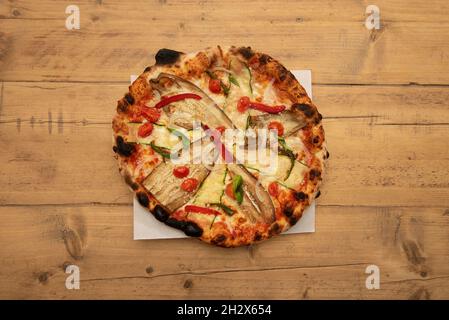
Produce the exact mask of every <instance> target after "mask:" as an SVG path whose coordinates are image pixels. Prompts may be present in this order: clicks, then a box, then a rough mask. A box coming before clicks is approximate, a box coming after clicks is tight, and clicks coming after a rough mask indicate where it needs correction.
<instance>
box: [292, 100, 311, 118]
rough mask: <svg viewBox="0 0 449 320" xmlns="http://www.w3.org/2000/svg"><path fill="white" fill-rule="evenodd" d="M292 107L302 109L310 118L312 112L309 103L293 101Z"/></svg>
mask: <svg viewBox="0 0 449 320" xmlns="http://www.w3.org/2000/svg"><path fill="white" fill-rule="evenodd" d="M292 108H295V109H298V110H300V111H302V112H303V113H304V114H305V116H306V117H307V118H310V117H311V116H313V114H314V110H313V108H312V107H311V106H310V105H308V104H305V103H294V104H293V105H292Z"/></svg>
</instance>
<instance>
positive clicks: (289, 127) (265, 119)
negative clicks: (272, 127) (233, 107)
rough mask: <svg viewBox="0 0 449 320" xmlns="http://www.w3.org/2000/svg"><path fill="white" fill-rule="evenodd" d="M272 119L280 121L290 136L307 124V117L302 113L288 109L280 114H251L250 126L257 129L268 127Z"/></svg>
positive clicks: (285, 132)
mask: <svg viewBox="0 0 449 320" xmlns="http://www.w3.org/2000/svg"><path fill="white" fill-rule="evenodd" d="M272 121H278V122H280V123H282V125H283V126H284V136H285V137H288V136H290V135H292V134H294V133H296V132H297V131H298V130H300V129H302V128H304V127H305V126H306V124H307V122H306V119H305V118H304V116H303V115H302V114H301V113H298V112H296V111H295V110H286V111H284V112H281V113H279V114H262V115H259V116H251V117H250V120H249V124H250V127H252V128H257V129H262V128H264V129H266V128H267V127H268V124H269V123H270V122H272Z"/></svg>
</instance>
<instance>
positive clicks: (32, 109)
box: [0, 83, 449, 206]
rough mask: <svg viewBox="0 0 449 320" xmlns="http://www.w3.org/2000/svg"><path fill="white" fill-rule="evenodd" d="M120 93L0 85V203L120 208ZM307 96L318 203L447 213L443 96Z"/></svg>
mask: <svg viewBox="0 0 449 320" xmlns="http://www.w3.org/2000/svg"><path fill="white" fill-rule="evenodd" d="M124 87H125V86H123V85H100V84H57V83H40V84H39V85H36V84H35V83H6V84H5V86H4V94H5V98H4V101H3V108H2V118H1V119H0V122H1V123H0V137H1V139H2V140H1V141H2V147H3V150H4V152H2V153H1V154H0V161H1V162H2V163H3V164H4V165H3V168H4V173H3V174H1V175H0V183H1V184H2V185H5V186H7V187H6V188H4V189H2V190H0V204H2V203H3V204H28V205H32V204H71V203H103V204H108V203H111V204H123V203H127V204H129V203H130V202H131V194H130V192H129V191H128V189H127V188H126V187H125V184H124V183H123V182H122V181H121V177H120V176H119V175H118V174H117V165H116V161H115V159H114V158H113V153H112V150H111V148H112V140H111V125H110V121H111V118H112V113H113V112H114V108H115V101H116V100H117V99H118V97H120V96H121V95H122V94H123V88H124ZM314 90H315V94H316V96H317V99H316V103H317V104H318V105H319V107H320V111H321V112H322V113H323V115H324V124H325V128H326V138H327V140H328V143H329V150H330V153H331V157H332V161H330V162H329V166H328V170H327V174H326V183H325V185H324V186H323V190H322V192H323V195H324V196H323V200H322V201H323V204H326V205H371V206H376V205H377V204H378V201H379V199H382V202H383V204H384V205H390V206H409V205H411V206H434V205H439V206H449V188H448V187H449V182H448V181H449V179H448V178H449V172H448V171H447V167H448V166H449V141H448V140H447V139H442V138H441V137H444V136H448V135H449V124H448V123H444V122H442V121H444V119H449V108H447V107H446V105H445V101H447V100H445V99H447V98H449V91H448V90H447V89H446V88H445V87H441V88H433V87H432V88H427V87H375V88H366V87H363V86H362V87H360V86H351V87H341V86H335V87H331V86H316V87H315V88H314ZM424 106H425V108H426V112H422V109H423V108H424ZM13 171H15V172H17V173H16V174H15V176H14V179H12V177H11V175H10V172H13ZM368 172H370V173H371V174H367V173H368ZM91 177H95V179H92V178H91ZM24 190H26V191H27V192H24ZM106 190H107V192H106ZM361 190H363V192H361Z"/></svg>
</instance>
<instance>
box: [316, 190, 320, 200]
mask: <svg viewBox="0 0 449 320" xmlns="http://www.w3.org/2000/svg"><path fill="white" fill-rule="evenodd" d="M320 196H321V191H320V190H318V192H317V193H316V195H315V199H318V198H319V197H320Z"/></svg>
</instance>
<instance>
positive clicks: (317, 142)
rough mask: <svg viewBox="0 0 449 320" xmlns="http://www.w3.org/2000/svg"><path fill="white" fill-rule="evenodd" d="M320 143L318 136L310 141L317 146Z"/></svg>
mask: <svg viewBox="0 0 449 320" xmlns="http://www.w3.org/2000/svg"><path fill="white" fill-rule="evenodd" d="M320 141H321V138H320V136H315V137H313V139H312V142H313V144H319V143H320Z"/></svg>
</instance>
